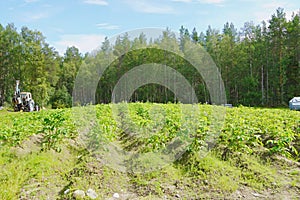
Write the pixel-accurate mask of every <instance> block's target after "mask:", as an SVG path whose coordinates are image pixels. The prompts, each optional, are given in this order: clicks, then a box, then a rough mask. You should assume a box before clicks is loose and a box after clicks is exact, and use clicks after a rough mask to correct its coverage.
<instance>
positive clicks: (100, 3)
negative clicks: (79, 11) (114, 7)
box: [83, 0, 108, 6]
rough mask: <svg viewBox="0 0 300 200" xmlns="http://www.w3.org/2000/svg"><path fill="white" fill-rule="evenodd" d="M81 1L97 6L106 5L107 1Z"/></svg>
mask: <svg viewBox="0 0 300 200" xmlns="http://www.w3.org/2000/svg"><path fill="white" fill-rule="evenodd" d="M83 3H87V4H94V5H99V6H107V5H108V2H107V1H106V0H84V1H83Z"/></svg>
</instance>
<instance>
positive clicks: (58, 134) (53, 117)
mask: <svg viewBox="0 0 300 200" xmlns="http://www.w3.org/2000/svg"><path fill="white" fill-rule="evenodd" d="M40 132H41V133H42V134H43V139H42V142H41V145H42V151H47V150H50V149H53V150H55V151H57V152H60V151H61V148H60V147H59V144H60V143H62V142H63V141H65V139H73V138H75V137H76V134H75V133H76V132H75V126H74V125H73V123H72V122H71V121H70V119H69V116H68V113H66V111H65V110H56V111H55V112H51V113H50V114H49V115H48V116H46V117H45V118H44V119H43V128H42V130H41V131H40Z"/></svg>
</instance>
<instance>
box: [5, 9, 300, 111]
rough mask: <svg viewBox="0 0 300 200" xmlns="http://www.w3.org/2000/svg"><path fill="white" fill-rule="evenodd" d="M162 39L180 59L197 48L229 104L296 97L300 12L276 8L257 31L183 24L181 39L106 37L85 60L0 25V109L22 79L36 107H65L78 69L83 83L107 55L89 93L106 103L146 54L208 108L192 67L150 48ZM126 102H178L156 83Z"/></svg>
mask: <svg viewBox="0 0 300 200" xmlns="http://www.w3.org/2000/svg"><path fill="white" fill-rule="evenodd" d="M166 41H167V44H168V45H170V44H171V45H172V46H173V48H174V49H175V51H176V52H178V54H184V53H185V52H184V51H185V49H184V45H185V43H187V42H192V43H194V44H196V45H200V46H202V47H203V48H204V49H205V50H206V52H208V53H209V55H210V56H211V58H212V59H213V60H214V62H215V64H216V66H217V67H218V70H219V72H220V73H221V76H222V79H223V81H224V86H225V90H226V97H227V102H228V103H232V104H233V105H245V106H263V107H286V106H287V104H288V101H289V100H290V99H291V98H292V97H294V96H299V95H300V92H299V91H298V88H299V87H300V13H299V12H298V13H293V15H292V16H291V18H290V16H286V13H285V11H284V9H282V8H278V9H277V10H276V11H275V13H274V14H273V15H272V16H271V18H270V19H269V20H268V21H267V22H265V21H263V22H262V23H261V24H258V25H256V24H254V23H253V22H251V21H250V22H246V23H244V26H243V27H242V28H240V29H238V28H237V27H235V26H234V24H233V23H229V22H227V23H225V24H224V27H223V29H222V30H217V29H214V28H213V27H211V26H208V28H207V30H206V31H202V32H198V31H197V30H196V28H193V29H192V30H188V29H187V28H186V27H184V26H181V27H180V29H179V37H177V36H176V35H175V34H174V33H172V32H171V31H170V30H169V29H168V28H167V29H166V30H165V31H164V32H163V33H162V35H161V36H160V37H159V38H157V39H155V40H152V39H151V38H147V36H146V35H145V34H140V35H139V36H138V37H136V38H130V37H129V36H128V34H126V33H125V34H124V35H122V37H118V38H117V39H116V40H115V41H114V43H111V42H110V41H109V40H108V38H105V41H104V42H103V43H102V45H101V44H99V46H100V48H99V49H98V50H96V51H94V52H92V53H86V54H82V53H81V52H80V51H79V49H78V48H76V47H68V48H67V50H66V51H65V53H64V55H59V53H58V52H57V51H56V49H55V48H54V47H52V46H51V45H49V44H48V43H47V42H46V37H45V36H44V35H43V34H42V33H41V32H40V31H38V30H30V29H29V28H27V27H22V28H21V30H20V31H19V30H18V29H17V27H15V25H14V24H13V23H11V24H7V25H6V26H3V25H1V24H0V106H1V105H2V104H8V105H9V104H10V102H11V98H12V95H13V93H14V86H15V81H16V80H20V83H21V85H20V86H21V90H22V91H28V92H31V93H32V95H33V98H34V100H35V102H36V103H37V104H38V105H40V106H41V107H52V108H63V107H71V106H72V93H73V88H74V82H75V79H76V76H77V74H78V71H79V70H83V71H84V70H86V74H87V75H86V77H87V79H86V82H87V83H86V84H89V83H88V81H89V79H88V77H91V76H94V75H95V74H91V72H92V71H93V69H91V68H93V67H94V68H95V70H96V68H97V65H98V64H99V63H101V62H102V60H103V59H104V58H108V57H109V58H110V59H111V60H113V62H112V63H111V64H110V66H109V68H108V69H107V70H106V71H105V73H104V74H103V76H102V77H101V79H102V81H100V82H99V84H98V87H97V90H96V94H94V95H95V97H96V102H97V103H109V102H110V101H111V94H112V88H113V86H114V85H115V84H116V83H117V81H118V80H119V79H120V77H121V76H122V74H124V73H125V72H126V71H128V70H130V69H131V68H133V67H135V66H137V65H140V64H142V63H144V62H145V59H144V57H145V55H150V57H148V58H147V59H148V60H146V62H150V61H151V62H155V63H166V62H168V64H169V63H171V64H170V65H171V66H172V67H173V68H174V69H176V70H177V71H179V72H180V73H182V74H184V76H185V77H186V78H187V79H188V81H189V82H190V84H191V85H192V86H193V87H194V88H195V91H196V94H197V97H198V99H199V101H200V102H202V103H204V102H210V99H209V95H208V92H207V90H206V89H205V83H204V82H203V80H202V77H201V76H200V75H198V74H197V73H195V71H193V70H190V69H189V67H188V65H190V63H188V62H187V61H186V60H184V59H180V58H178V57H176V56H174V55H173V54H172V53H170V54H168V55H166V54H165V52H164V51H161V50H160V49H158V48H156V47H163V46H164V45H166ZM141 46H144V47H148V48H144V49H143V50H140V51H134V50H133V51H129V52H128V53H127V54H126V55H122V54H120V52H122V51H123V50H124V49H134V48H136V47H141ZM96 75H97V74H96ZM92 95H93V94H92ZM131 100H132V101H145V102H146V101H150V102H162V103H164V102H176V101H177V100H176V97H175V96H174V94H173V93H172V92H171V91H169V90H168V89H166V88H164V87H163V86H160V85H155V84H148V85H145V86H143V87H140V88H138V89H137V90H136V91H135V92H134V94H133V95H132V98H131Z"/></svg>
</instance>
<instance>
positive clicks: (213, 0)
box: [198, 0, 225, 4]
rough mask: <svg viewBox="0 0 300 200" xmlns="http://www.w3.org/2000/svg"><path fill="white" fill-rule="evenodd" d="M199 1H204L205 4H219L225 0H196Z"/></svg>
mask: <svg viewBox="0 0 300 200" xmlns="http://www.w3.org/2000/svg"><path fill="white" fill-rule="evenodd" d="M198 1H199V2H200V3H206V4H221V3H224V2H225V0H198Z"/></svg>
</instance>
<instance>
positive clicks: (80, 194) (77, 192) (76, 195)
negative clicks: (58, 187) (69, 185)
mask: <svg viewBox="0 0 300 200" xmlns="http://www.w3.org/2000/svg"><path fill="white" fill-rule="evenodd" d="M73 197H74V198H75V199H82V198H83V197H85V193H84V191H82V190H75V191H74V192H73Z"/></svg>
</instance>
